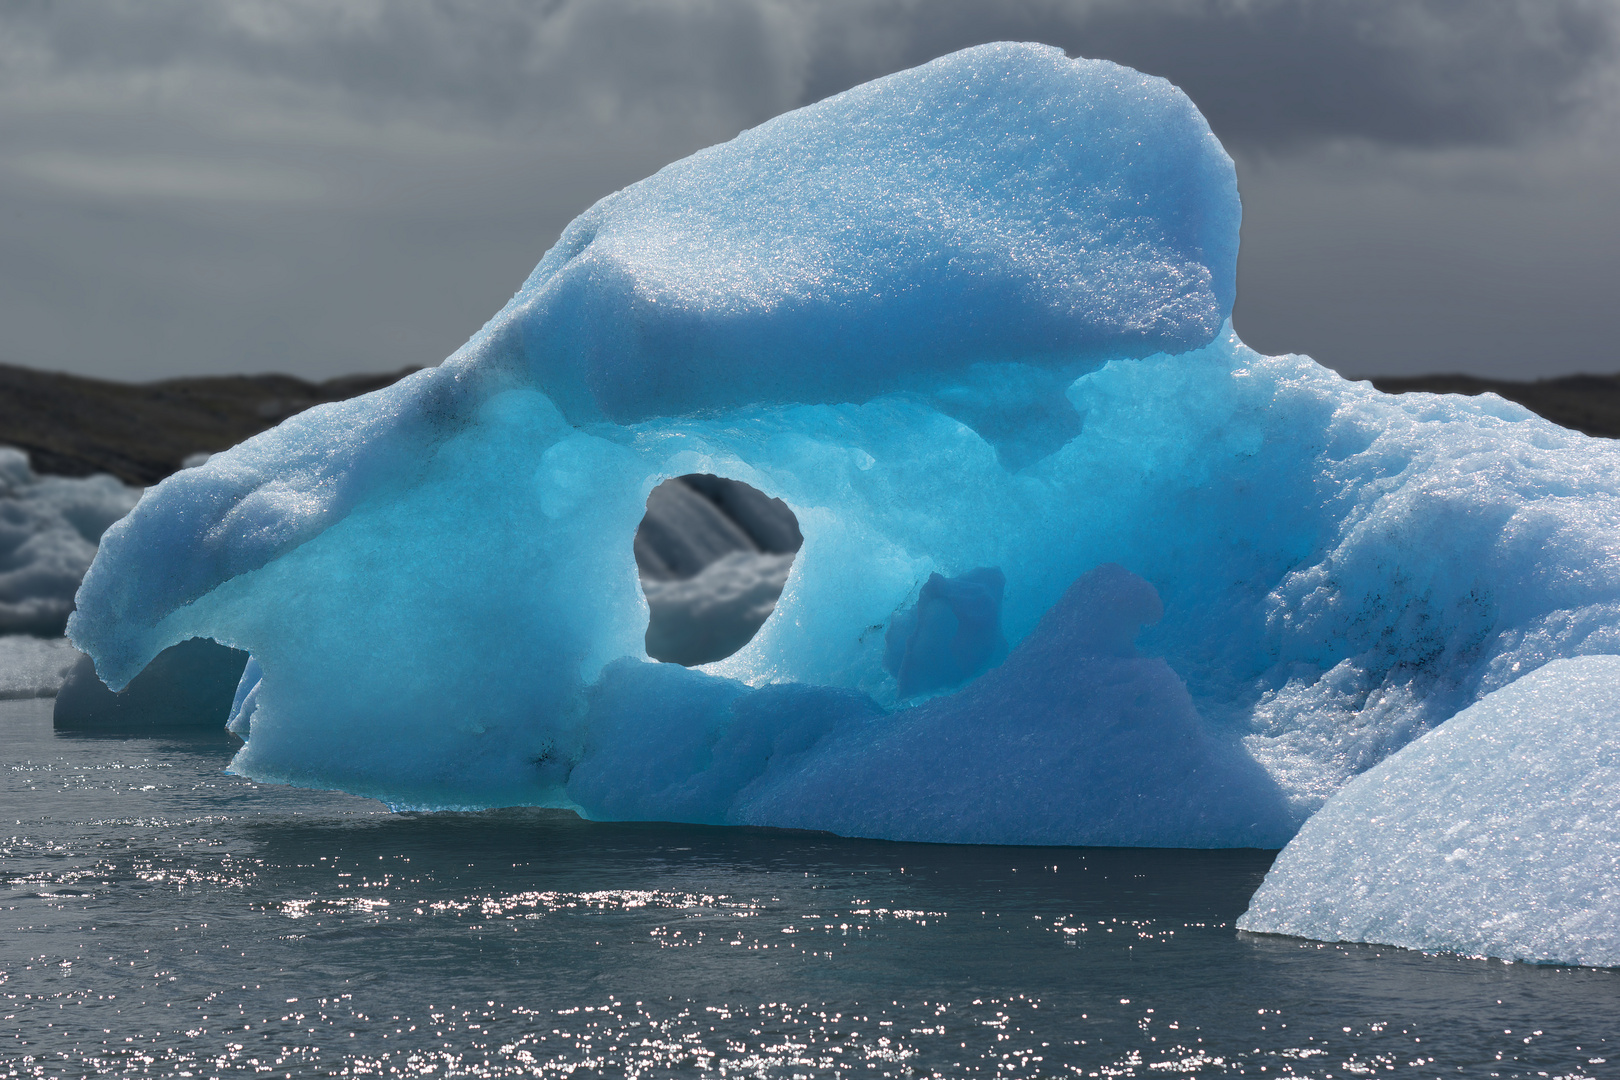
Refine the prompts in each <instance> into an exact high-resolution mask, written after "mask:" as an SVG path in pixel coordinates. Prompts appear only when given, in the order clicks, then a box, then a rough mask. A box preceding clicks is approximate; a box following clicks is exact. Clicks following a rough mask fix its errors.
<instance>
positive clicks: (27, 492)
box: [0, 446, 141, 678]
mask: <svg viewBox="0 0 1620 1080" xmlns="http://www.w3.org/2000/svg"><path fill="white" fill-rule="evenodd" d="M140 495H141V489H140V488H131V487H126V486H125V485H123V484H121V483H119V482H118V480H116V479H115V478H113V477H111V476H90V477H85V478H82V479H80V478H76V477H66V476H38V475H36V474H35V473H34V471H33V469H32V468H30V467H29V463H28V455H27V454H25V453H23V452H22V451H21V450H16V449H13V448H12V447H9V446H0V634H19V633H22V634H37V635H41V636H45V637H55V636H58V635H60V634H61V633H62V630H63V628H64V627H65V626H66V625H67V620H68V614H69V613H70V612H71V611H72V610H73V594H74V593H75V592H76V591H77V590H78V588H79V581H80V579H81V578H83V577H84V573H85V571H86V570H87V569H89V567H90V563H91V560H92V559H94V558H95V556H96V544H97V543H98V542H100V540H101V536H102V534H103V533H104V532H106V530H107V527H108V526H109V525H111V524H112V523H113V522H115V521H117V520H118V519H119V518H121V517H123V516H124V515H125V514H127V513H129V511H130V508H131V507H133V506H134V505H135V502H136V500H137V499H139V498H140ZM3 677H4V676H3V675H0V678H3Z"/></svg>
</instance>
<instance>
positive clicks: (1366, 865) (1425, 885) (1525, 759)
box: [1238, 656, 1620, 967]
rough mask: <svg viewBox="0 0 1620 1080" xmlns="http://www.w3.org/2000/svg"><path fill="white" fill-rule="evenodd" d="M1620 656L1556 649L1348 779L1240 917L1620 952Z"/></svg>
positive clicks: (1493, 949)
mask: <svg viewBox="0 0 1620 1080" xmlns="http://www.w3.org/2000/svg"><path fill="white" fill-rule="evenodd" d="M1617 822H1620V656H1582V657H1576V658H1573V659H1567V660H1554V661H1553V662H1552V663H1550V664H1547V665H1545V666H1544V667H1542V668H1540V669H1539V670H1537V671H1536V672H1534V673H1533V674H1530V675H1526V676H1525V677H1524V678H1522V679H1519V680H1518V681H1517V682H1514V683H1512V684H1511V685H1509V686H1506V687H1504V688H1502V689H1500V690H1497V691H1495V692H1494V693H1491V694H1488V695H1486V696H1485V697H1484V698H1482V699H1480V700H1479V701H1477V702H1475V703H1474V704H1473V705H1471V706H1469V707H1468V708H1466V709H1464V710H1463V711H1462V712H1460V713H1458V714H1457V715H1456V716H1454V717H1452V718H1451V719H1450V720H1448V721H1446V723H1445V724H1443V725H1442V726H1441V727H1439V728H1438V729H1436V730H1434V731H1431V732H1429V733H1428V734H1427V735H1425V736H1423V737H1422V738H1421V739H1418V740H1417V741H1416V742H1413V743H1412V744H1411V745H1409V746H1407V747H1406V748H1405V749H1403V750H1401V751H1399V752H1398V753H1396V754H1395V755H1393V756H1392V757H1390V758H1388V759H1386V760H1385V761H1383V762H1382V763H1381V764H1379V765H1377V766H1376V767H1374V768H1373V769H1371V770H1369V771H1368V772H1366V773H1363V774H1362V775H1361V776H1359V777H1357V778H1356V779H1355V780H1353V781H1351V782H1350V783H1349V784H1348V785H1346V786H1345V788H1344V790H1343V791H1341V792H1339V793H1338V794H1337V795H1335V796H1334V797H1333V798H1332V799H1330V800H1328V803H1327V805H1326V806H1324V807H1323V808H1322V809H1321V810H1320V811H1319V812H1318V813H1317V814H1316V815H1315V816H1313V817H1312V818H1311V819H1310V820H1309V821H1307V822H1306V823H1305V827H1304V828H1303V829H1301V830H1300V832H1299V835H1298V836H1296V837H1294V839H1293V841H1292V842H1290V843H1289V845H1288V846H1287V847H1286V848H1284V849H1283V852H1282V854H1281V855H1280V856H1279V857H1278V859H1277V862H1276V863H1275V864H1273V866H1272V868H1271V871H1270V872H1269V873H1268V874H1267V875H1266V879H1265V881H1264V883H1263V884H1262V885H1261V886H1260V889H1259V891H1258V892H1257V893H1255V896H1254V899H1253V901H1252V902H1251V903H1250V905H1249V910H1248V911H1247V912H1246V913H1245V914H1244V915H1243V917H1242V918H1241V919H1239V920H1238V927H1239V928H1240V929H1243V930H1250V931H1256V932H1260V933H1269V934H1288V935H1292V936H1296V937H1308V938H1316V939H1321V940H1328V941H1367V942H1376V943H1379V944H1386V945H1399V946H1403V947H1405V948H1409V949H1423V950H1426V951H1430V952H1453V953H1463V954H1465V955H1472V956H1479V955H1484V956H1495V957H1500V958H1502V959H1506V960H1523V961H1530V962H1532V963H1557V964H1580V965H1586V966H1591V967H1617V966H1620V825H1617Z"/></svg>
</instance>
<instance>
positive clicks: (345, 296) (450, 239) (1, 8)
mask: <svg viewBox="0 0 1620 1080" xmlns="http://www.w3.org/2000/svg"><path fill="white" fill-rule="evenodd" d="M1003 39H1011V40H1033V41H1043V42H1047V43H1050V44H1054V45H1058V46H1061V47H1062V48H1064V49H1066V50H1067V51H1068V52H1069V53H1070V54H1071V55H1082V56H1092V57H1105V58H1108V59H1112V60H1117V61H1119V62H1121V63H1126V64H1130V65H1132V66H1134V67H1137V68H1140V69H1141V70H1143V71H1147V72H1151V73H1153V74H1157V75H1163V76H1165V77H1167V78H1169V79H1170V80H1171V81H1173V82H1175V83H1177V84H1178V85H1180V86H1181V87H1182V88H1183V89H1185V90H1186V91H1187V92H1188V93H1189V94H1190V95H1191V96H1192V98H1193V100H1194V101H1195V102H1196V103H1197V104H1198V105H1199V106H1200V107H1201V108H1202V109H1203V110H1204V113H1205V115H1207V116H1208V117H1209V120H1210V123H1211V125H1212V126H1213V127H1214V129H1215V132H1216V134H1217V135H1219V136H1220V137H1221V139H1222V141H1223V142H1224V143H1225V145H1226V147H1227V149H1228V151H1229V152H1231V154H1232V155H1233V157H1234V158H1236V160H1237V163H1238V175H1239V182H1240V185H1241V190H1242V195H1243V202H1244V229H1243V255H1242V259H1241V262H1240V267H1239V297H1238V308H1237V314H1236V324H1237V328H1238V331H1239V333H1240V334H1242V335H1243V337H1244V338H1245V340H1247V341H1248V342H1249V343H1250V344H1252V345H1254V346H1255V347H1256V348H1260V349H1262V350H1264V351H1268V352H1283V351H1297V352H1307V353H1310V354H1311V355H1313V356H1315V357H1316V358H1317V359H1319V360H1321V361H1322V362H1323V363H1326V364H1328V365H1330V366H1332V367H1335V368H1337V369H1338V370H1340V371H1343V372H1345V373H1347V374H1389V373H1419V372H1438V371H1467V372H1473V373H1476V374H1484V375H1495V376H1505V377H1510V378H1535V377H1541V376H1547V375H1557V374H1565V373H1569V372H1576V371H1593V372H1614V371H1620V347H1617V346H1616V344H1615V334H1614V331H1613V329H1612V327H1611V323H1612V321H1613V313H1614V311H1615V309H1616V308H1617V307H1620V303H1617V302H1616V300H1615V295H1616V293H1617V292H1620V288H1617V281H1620V63H1617V52H1620V44H1617V43H1620V0H1523V2H1517V3H1516V2H1508V0H1426V2H1425V0H1413V2H1407V3H1393V2H1391V3H1384V2H1377V0H1090V2H1087V0H1000V2H996V3H989V2H983V0H930V2H923V0H731V2H723V0H669V2H640V0H583V2H575V0H532V2H529V0H282V2H268V0H265V2H260V0H193V2H178V0H103V2H99V3H96V2H85V3H53V2H50V0H37V2H30V0H0V361H6V362H10V363H18V364H27V365H30V366H34V367H42V368H54V369H59V370H66V371H73V372H77V373H81V374H87V375H96V376H102V377H110V378H120V379H154V378H161V377H166V376H172V375H187V374H207V373H227V372H262V371H285V372H290V373H293V374H298V375H303V376H305V377H309V378H325V377H329V376H333V375H339V374H347V373H351V372H358V371H382V370H392V369H396V368H399V367H403V366H406V365H424V364H432V363H437V362H438V361H439V360H441V359H443V358H444V357H445V356H446V355H448V354H449V353H450V352H451V351H453V350H454V349H455V348H456V346H458V345H459V344H460V343H461V342H462V341H463V340H465V339H466V337H467V336H468V335H469V334H470V333H471V332H472V331H474V330H475V329H477V327H478V326H479V325H481V324H482V323H483V321H484V320H485V319H487V318H488V317H489V316H490V315H492V314H494V313H495V311H496V310H497V309H499V308H500V307H501V305H502V304H503V303H504V302H505V300H506V299H507V298H508V297H509V296H510V295H511V293H512V292H513V291H514V290H515V289H516V288H517V286H518V285H519V284H520V283H521V282H522V280H523V278H524V277H525V276H526V275H527V273H528V271H529V270H530V269H531V268H532V267H533V265H534V264H535V263H536V262H537V261H538V260H539V258H540V256H541V254H542V253H543V252H544V251H545V249H546V248H547V247H549V246H550V245H551V243H552V242H553V241H554V240H555V239H556V237H557V234H558V233H559V232H560V231H561V229H562V227H563V226H564V225H565V224H566V223H567V222H568V220H569V219H570V218H572V217H573V216H574V215H575V214H577V213H579V212H580V211H581V210H583V209H585V207H587V206H588V205H590V204H591V203H592V202H594V201H595V200H596V199H597V198H600V197H601V196H602V195H605V194H607V193H608V192H610V191H613V190H615V189H616V188H619V187H622V186H624V185H625V184H628V183H631V182H633V181H635V180H637V179H639V178H641V177H643V176H645V175H647V174H649V173H651V172H653V171H654V170H656V169H657V168H658V167H660V166H661V165H664V164H666V163H667V162H669V161H672V160H675V159H676V158H679V157H682V156H684V155H686V154H688V153H690V152H692V151H693V150H696V149H698V148H700V147H702V146H706V145H708V144H711V143H714V142H718V141H721V140H724V139H727V138H730V137H731V136H733V135H735V134H736V133H737V132H738V131H739V130H741V129H743V128H745V127H749V126H752V125H754V124H757V123H759V122H761V121H763V120H765V119H768V118H769V117H771V116H774V115H776V114H777V113H780V112H783V111H785V110H788V109H792V108H795V107H797V106H800V105H803V104H807V103H809V102H811V101H815V100H818V99H819V98H822V97H824V96H826V95H828V94H832V93H836V92H838V91H840V90H843V89H845V88H847V87H849V86H852V85H855V84H856V83H859V82H862V81H864V80H867V79H870V78H874V77H877V76H879V75H883V74H886V73H888V72H891V71H896V70H899V69H901V68H905V67H909V66H911V65H914V64H917V63H921V62H923V61H926V60H929V59H931V58H933V57H935V56H939V55H941V54H943V53H946V52H949V51H951V50H954V49H958V48H962V47H965V46H968V45H972V44H976V43H980V42H985V41H995V40H1003Z"/></svg>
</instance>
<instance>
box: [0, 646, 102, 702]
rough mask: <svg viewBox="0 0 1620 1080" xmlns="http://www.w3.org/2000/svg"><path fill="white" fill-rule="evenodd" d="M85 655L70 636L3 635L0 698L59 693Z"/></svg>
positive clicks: (3, 699) (45, 695)
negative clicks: (64, 681)
mask: <svg viewBox="0 0 1620 1080" xmlns="http://www.w3.org/2000/svg"><path fill="white" fill-rule="evenodd" d="M83 655H84V654H83V653H81V652H79V650H78V649H75V648H74V647H73V643H72V642H70V641H69V640H68V639H67V638H42V637H35V636H33V635H32V634H5V635H3V636H0V701H8V700H10V699H12V698H33V697H55V696H56V693H57V691H59V690H61V689H62V682H63V680H65V679H66V678H67V676H68V672H70V671H72V670H73V666H74V665H75V664H77V663H78V662H79V660H80V659H81V658H82V657H83Z"/></svg>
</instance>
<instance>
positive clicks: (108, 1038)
mask: <svg viewBox="0 0 1620 1080" xmlns="http://www.w3.org/2000/svg"><path fill="white" fill-rule="evenodd" d="M49 707H50V706H49V703H48V702H14V703H5V704H3V705H0V740H3V743H0V745H4V747H5V752H4V754H3V756H0V764H3V770H0V777H3V779H0V820H3V821H4V822H6V824H7V825H8V826H9V827H8V828H6V829H4V830H0V831H3V832H6V833H9V834H10V835H9V837H8V839H6V840H5V841H4V844H3V861H0V875H3V883H4V885H5V886H6V890H7V891H6V894H5V898H4V901H3V904H0V906H3V907H4V911H3V912H0V919H3V920H4V921H3V922H0V972H3V974H0V1006H3V1010H4V1011H3V1012H0V1017H3V1020H0V1076H49V1077H55V1076H61V1075H75V1076H77V1075H128V1074H141V1075H155V1076H196V1077H203V1076H228V1075H242V1076H254V1075H258V1076H273V1077H285V1076H295V1077H296V1076H313V1075H330V1074H335V1073H343V1074H347V1075H355V1076H383V1077H394V1076H449V1075H474V1076H546V1075H552V1074H558V1075H573V1076H590V1075H598V1074H600V1075H610V1076H645V1077H655V1076H656V1077H662V1076H669V1075H682V1074H698V1073H707V1074H710V1075H720V1076H759V1077H783V1078H786V1077H792V1076H817V1077H831V1076H874V1077H876V1076H930V1075H939V1076H1002V1077H1034V1076H1054V1075H1074V1076H1088V1077H1089V1076H1098V1077H1104V1076H1118V1077H1123V1076H1177V1075H1207V1076H1218V1075H1240V1074H1244V1075H1253V1076H1260V1075H1264V1076H1313V1077H1327V1076H1332V1077H1343V1076H1370V1075H1374V1074H1385V1073H1388V1072H1390V1071H1391V1070H1394V1071H1396V1072H1397V1073H1399V1074H1404V1075H1411V1076H1493V1075H1495V1076H1503V1077H1510V1076H1538V1075H1540V1074H1546V1075H1548V1076H1566V1077H1573V1076H1590V1077H1601V1076H1613V1075H1616V1074H1617V1068H1616V1066H1617V1064H1620V1056H1617V1055H1616V1054H1615V1053H1614V1043H1615V1036H1614V1033H1613V1032H1614V1017H1615V1016H1620V975H1617V973H1614V972H1603V971H1583V970H1571V969H1562V968H1531V967H1526V966H1523V965H1507V964H1501V963H1496V962H1487V961H1478V960H1467V959H1459V958H1453V957H1427V956H1420V955H1412V954H1408V953H1401V952H1399V951H1395V950H1386V949H1373V948H1366V947H1359V946H1326V945H1314V944H1305V943H1301V942H1297V941H1290V940H1284V939H1267V938H1245V937H1242V936H1240V935H1238V934H1236V933H1235V932H1234V931H1233V929H1232V925H1231V924H1232V920H1233V918H1235V916H1236V915H1237V914H1238V913H1239V912H1240V911H1241V910H1242V909H1243V907H1244V904H1245V903H1246V901H1247V899H1248V895H1249V893H1250V891H1251V890H1252V889H1253V888H1254V886H1255V884H1256V883H1257V882H1258V880H1259V878H1260V876H1261V874H1263V872H1264V870H1265V867H1266V865H1267V863H1268V859H1269V856H1267V855H1266V854H1264V853H1259V852H1202V853H1201V852H1144V851H1106V850H1096V849H1089V850H1088V849H1076V848H1070V849H1060V848H1059V849H1042V848H1018V849H1007V848H1000V849H998V848H972V847H949V846H933V845H911V844H884V843H875V842H865V841H850V840H840V839H836V838H832V837H826V836H820V835H807V834H794V833H782V832H766V831H746V830H726V829H702V828H689V827H684V826H658V825H593V824H590V823H585V822H580V821H578V820H576V819H574V818H572V817H571V816H569V815H563V814H556V813H547V812H536V811H506V812H499V813H486V814H462V815H441V816H427V815H420V816H418V815H390V814H387V813H386V812H384V811H383V810H382V809H381V808H380V807H379V806H378V805H377V804H375V803H369V802H366V801H364V800H360V799H354V798H350V797H348V796H343V795H337V794H331V793H322V792H308V791H297V790H293V789H286V788H277V787H269V786H265V785H256V784H252V783H248V782H246V781H242V780H240V779H237V778H234V777H229V776H225V775H223V774H222V773H221V772H220V768H221V766H222V764H223V762H224V761H225V760H226V758H227V757H228V755H229V752H230V746H231V744H230V743H229V742H227V741H225V740H224V739H219V740H211V739H206V738H205V739H195V738H189V739H187V738H180V737H174V738H146V739H113V738H90V737H79V738H64V737H57V736H54V735H53V734H52V733H51V730H50V724H49ZM1262 1069H1263V1070H1264V1072H1263V1073H1262Z"/></svg>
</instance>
